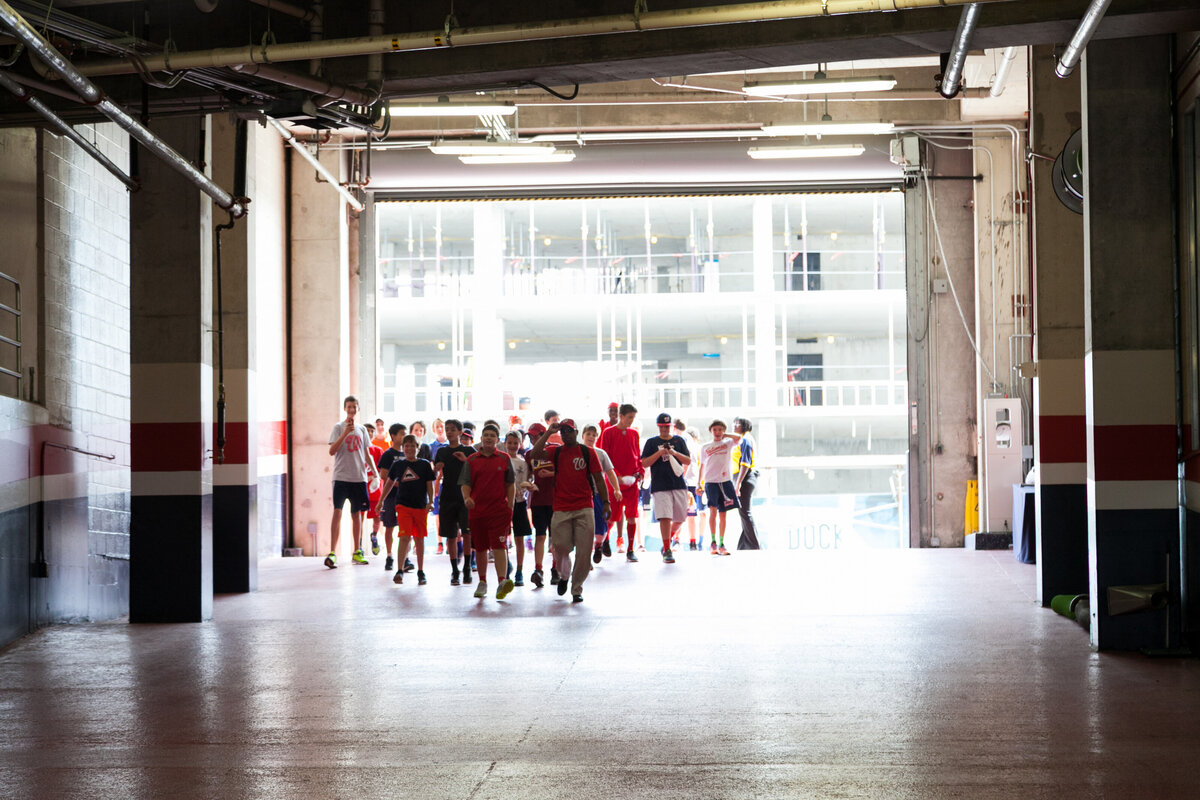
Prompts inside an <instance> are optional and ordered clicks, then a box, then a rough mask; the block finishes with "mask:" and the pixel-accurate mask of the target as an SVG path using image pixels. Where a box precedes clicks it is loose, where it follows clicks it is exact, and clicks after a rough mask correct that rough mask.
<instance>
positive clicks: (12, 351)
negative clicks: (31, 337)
mask: <svg viewBox="0 0 1200 800" xmlns="http://www.w3.org/2000/svg"><path fill="white" fill-rule="evenodd" d="M0 284H7V285H10V286H12V304H11V305H9V304H8V303H6V302H3V301H0V330H6V329H8V327H9V324H10V320H11V330H12V332H13V335H12V336H7V335H5V334H4V333H0V354H2V355H0V375H7V376H9V377H11V378H15V379H16V381H17V391H15V392H14V393H13V394H14V396H18V397H19V396H20V393H21V391H20V389H21V282H20V281H18V280H17V279H16V278H13V277H11V276H9V275H5V274H4V273H2V272H0ZM10 364H11V366H9V365H10Z"/></svg>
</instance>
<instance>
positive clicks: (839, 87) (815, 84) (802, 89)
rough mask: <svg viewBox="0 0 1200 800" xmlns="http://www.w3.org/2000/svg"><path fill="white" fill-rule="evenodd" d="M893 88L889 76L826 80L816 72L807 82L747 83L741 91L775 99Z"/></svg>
mask: <svg viewBox="0 0 1200 800" xmlns="http://www.w3.org/2000/svg"><path fill="white" fill-rule="evenodd" d="M894 88H896V79H895V78H893V77H891V76H890V75H877V76H874V77H869V78H826V77H825V74H824V73H823V72H818V73H817V77H815V78H811V79H808V80H800V81H765V82H761V83H747V84H746V85H745V86H743V87H742V91H744V92H745V93H746V94H752V95H756V96H760V97H761V96H766V97H777V96H780V95H789V94H847V93H849V92H887V91H891V90H892V89H894Z"/></svg>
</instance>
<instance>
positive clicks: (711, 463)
mask: <svg viewBox="0 0 1200 800" xmlns="http://www.w3.org/2000/svg"><path fill="white" fill-rule="evenodd" d="M737 445H738V443H737V440H735V439H732V438H730V437H728V436H726V437H725V438H724V439H722V440H721V441H719V442H705V443H704V445H703V446H702V447H701V448H700V464H701V469H703V471H704V472H703V475H704V482H705V483H724V482H725V481H731V480H733V462H732V456H733V448H735V447H737Z"/></svg>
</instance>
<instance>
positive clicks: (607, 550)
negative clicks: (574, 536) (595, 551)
mask: <svg viewBox="0 0 1200 800" xmlns="http://www.w3.org/2000/svg"><path fill="white" fill-rule="evenodd" d="M600 552H602V553H604V557H605V558H612V545H611V544H609V543H608V539H605V540H604V544H602V545H600Z"/></svg>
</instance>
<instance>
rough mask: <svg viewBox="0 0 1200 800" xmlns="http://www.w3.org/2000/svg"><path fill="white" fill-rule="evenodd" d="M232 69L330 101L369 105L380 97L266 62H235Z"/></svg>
mask: <svg viewBox="0 0 1200 800" xmlns="http://www.w3.org/2000/svg"><path fill="white" fill-rule="evenodd" d="M230 69H232V70H233V71H234V72H239V73H241V74H242V75H255V76H257V77H259V78H264V79H266V80H268V81H273V82H275V83H282V84H283V85H284V86H291V87H293V88H295V89H303V90H304V91H306V92H312V93H313V94H316V95H319V96H320V97H323V98H326V99H328V100H329V101H330V102H334V101H338V100H344V101H346V102H348V103H355V104H357V105H363V106H369V105H371V104H372V103H374V102H375V101H376V100H377V99H378V98H377V97H376V95H375V94H374V93H372V92H364V91H363V90H362V89H355V88H354V87H352V86H343V85H341V84H337V83H331V82H330V81H327V80H325V79H324V78H316V77H313V76H312V75H306V74H304V73H301V72H292V71H290V70H286V69H280V68H278V67H272V66H268V65H266V64H234V65H232V66H231V67H230Z"/></svg>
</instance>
